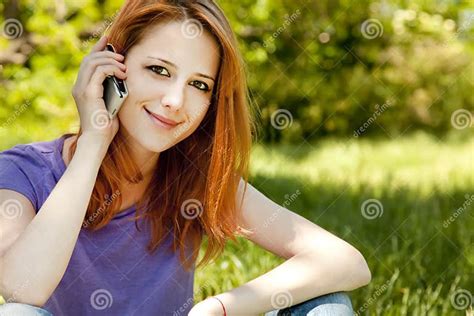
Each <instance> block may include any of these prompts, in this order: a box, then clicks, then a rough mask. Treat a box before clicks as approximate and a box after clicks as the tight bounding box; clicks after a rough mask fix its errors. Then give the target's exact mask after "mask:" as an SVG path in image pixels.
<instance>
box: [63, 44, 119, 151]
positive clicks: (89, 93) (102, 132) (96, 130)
mask: <svg viewBox="0 0 474 316" xmlns="http://www.w3.org/2000/svg"><path fill="white" fill-rule="evenodd" d="M106 45H107V37H106V36H105V35H104V36H102V37H101V38H100V40H99V41H98V42H97V43H96V44H95V45H94V47H93V48H92V50H91V52H90V54H89V55H87V56H86V57H84V59H83V60H82V63H81V66H80V68H79V73H78V76H77V79H76V82H75V84H74V87H73V89H72V96H73V97H74V100H75V102H76V106H77V110H78V112H79V117H80V121H81V129H82V134H88V135H93V136H92V137H94V138H97V140H98V141H101V142H104V143H105V144H106V145H107V146H108V145H109V144H110V143H111V142H112V140H113V138H114V136H115V134H116V133H117V131H118V128H119V122H118V118H117V116H115V117H114V119H113V120H110V118H109V115H108V112H107V109H106V107H105V103H104V99H103V94H104V89H103V86H102V83H103V81H104V80H105V78H106V77H107V76H109V75H114V76H116V77H117V78H119V79H126V78H127V75H126V73H125V71H126V67H125V65H124V64H123V63H122V61H123V60H124V58H125V57H124V56H123V55H120V54H117V53H114V52H110V51H107V50H104V49H105V47H106Z"/></svg>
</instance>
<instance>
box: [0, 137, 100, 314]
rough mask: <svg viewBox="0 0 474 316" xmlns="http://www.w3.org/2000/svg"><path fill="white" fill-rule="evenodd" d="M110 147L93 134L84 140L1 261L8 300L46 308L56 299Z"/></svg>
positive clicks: (0, 283) (0, 289)
mask: <svg viewBox="0 0 474 316" xmlns="http://www.w3.org/2000/svg"><path fill="white" fill-rule="evenodd" d="M107 147H108V144H103V143H101V142H100V141H98V140H97V139H95V138H93V137H91V136H89V135H81V136H80V137H79V139H78V145H77V149H76V152H75V154H74V157H73V158H72V160H71V162H70V164H69V165H68V167H67V169H66V171H65V172H64V174H63V176H62V177H61V179H60V180H59V181H58V183H57V184H56V186H55V187H54V189H53V190H52V192H51V194H50V195H49V196H48V198H47V200H46V201H45V202H44V204H43V205H42V207H41V209H40V210H39V212H38V214H37V215H36V216H34V218H33V219H32V221H31V222H30V223H29V225H28V226H27V227H26V229H25V230H24V231H23V233H22V234H21V235H20V236H19V237H18V239H17V240H15V242H14V243H13V244H12V245H11V246H10V247H9V248H8V249H7V250H6V252H5V253H4V254H3V255H2V256H1V257H0V267H1V269H0V293H1V294H2V295H3V297H4V298H5V300H8V299H9V298H10V297H11V296H14V298H15V301H17V302H20V303H26V304H30V305H37V306H42V305H44V303H45V302H46V301H47V300H48V298H49V297H50V296H51V294H52V293H53V291H54V290H55V288H56V287H57V285H58V284H59V282H60V280H61V279H62V277H63V275H64V272H65V271H66V267H67V265H68V263H69V260H70V259H71V255H72V252H73V250H74V246H75V244H76V241H77V237H78V235H79V232H80V229H81V225H82V222H83V220H84V217H85V214H86V210H87V206H88V204H89V200H90V197H91V194H92V190H93V188H94V184H95V181H96V178H97V174H98V172H99V168H100V165H101V163H102V160H103V158H104V156H105V154H106V152H107ZM0 204H1V201H0ZM30 207H31V205H30Z"/></svg>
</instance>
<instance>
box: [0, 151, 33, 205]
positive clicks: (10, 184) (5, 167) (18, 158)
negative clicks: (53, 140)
mask: <svg viewBox="0 0 474 316" xmlns="http://www.w3.org/2000/svg"><path fill="white" fill-rule="evenodd" d="M29 164H30V163H29V159H28V156H27V155H26V153H25V152H24V150H23V149H19V148H15V147H14V148H12V149H9V150H6V151H3V152H0V189H9V190H13V191H16V192H18V193H21V194H23V195H24V196H26V197H27V198H28V199H29V200H30V201H31V204H33V207H34V208H35V209H37V206H38V199H37V194H36V192H35V189H34V185H35V184H34V183H32V181H31V176H32V175H31V168H30V166H29Z"/></svg>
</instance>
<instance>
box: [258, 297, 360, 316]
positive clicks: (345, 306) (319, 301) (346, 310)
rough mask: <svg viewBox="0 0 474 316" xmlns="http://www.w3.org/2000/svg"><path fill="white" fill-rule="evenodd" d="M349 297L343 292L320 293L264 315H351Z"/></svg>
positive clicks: (352, 313) (352, 311)
mask: <svg viewBox="0 0 474 316" xmlns="http://www.w3.org/2000/svg"><path fill="white" fill-rule="evenodd" d="M352 315H354V310H353V309H352V304H351V299H350V297H349V295H347V293H345V292H336V293H330V294H326V295H321V296H318V297H315V298H312V299H309V300H307V301H304V302H302V303H299V304H296V305H293V306H290V307H287V308H284V309H279V310H273V311H270V312H268V313H265V316H352Z"/></svg>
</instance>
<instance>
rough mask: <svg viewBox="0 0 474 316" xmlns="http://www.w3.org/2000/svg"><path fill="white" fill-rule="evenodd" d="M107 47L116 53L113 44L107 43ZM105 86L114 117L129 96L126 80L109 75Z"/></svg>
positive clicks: (104, 83)
mask: <svg viewBox="0 0 474 316" xmlns="http://www.w3.org/2000/svg"><path fill="white" fill-rule="evenodd" d="M106 49H107V50H109V51H111V52H114V53H115V48H114V46H113V45H112V44H109V43H108V44H107V46H106ZM102 86H103V87H104V102H105V107H106V108H107V112H109V116H110V118H114V116H115V115H117V113H118V111H119V110H120V107H121V106H122V104H123V101H125V99H126V98H127V96H128V89H127V84H126V83H125V81H124V80H122V79H119V78H117V77H115V76H107V78H105V80H104V82H103V83H102Z"/></svg>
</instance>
